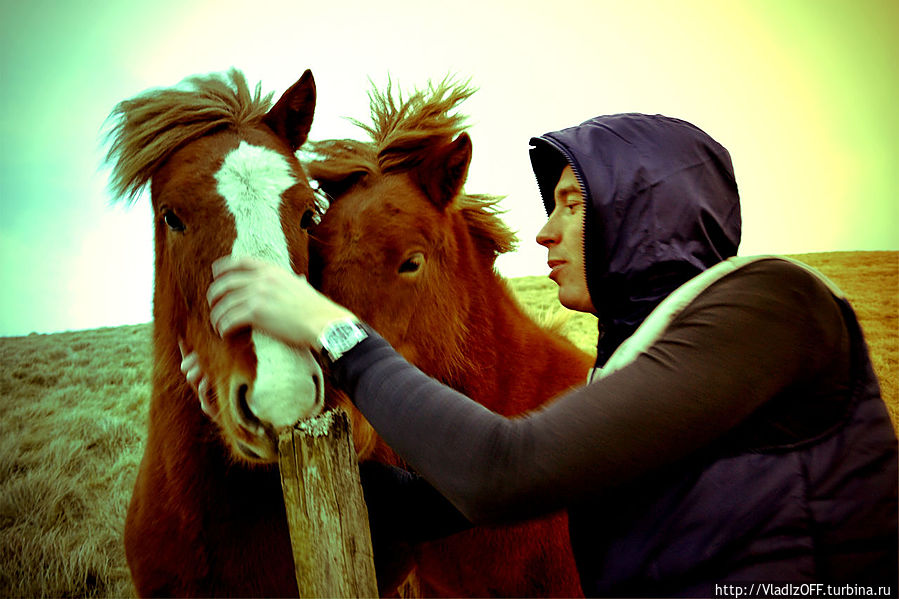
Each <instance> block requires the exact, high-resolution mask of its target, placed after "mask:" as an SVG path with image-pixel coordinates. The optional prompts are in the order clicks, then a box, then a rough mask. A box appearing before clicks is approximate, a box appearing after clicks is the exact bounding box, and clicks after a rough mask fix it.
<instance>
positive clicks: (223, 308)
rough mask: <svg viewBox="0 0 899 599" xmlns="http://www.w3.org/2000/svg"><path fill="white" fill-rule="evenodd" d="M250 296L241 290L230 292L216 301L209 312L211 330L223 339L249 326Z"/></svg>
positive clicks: (250, 313)
mask: <svg viewBox="0 0 899 599" xmlns="http://www.w3.org/2000/svg"><path fill="white" fill-rule="evenodd" d="M249 300H250V294H249V293H248V292H246V291H245V290H243V289H239V290H236V291H232V292H231V293H229V294H227V295H226V296H224V297H223V298H221V299H220V300H218V301H217V302H216V304H215V306H213V308H212V309H211V310H210V311H209V320H210V321H211V322H212V328H213V329H215V331H216V332H217V333H218V334H219V336H220V337H224V336H226V335H228V334H229V333H231V332H233V331H236V330H238V329H240V328H243V327H247V326H250V324H251V316H252V309H251V307H250V305H249V304H250V302H249Z"/></svg>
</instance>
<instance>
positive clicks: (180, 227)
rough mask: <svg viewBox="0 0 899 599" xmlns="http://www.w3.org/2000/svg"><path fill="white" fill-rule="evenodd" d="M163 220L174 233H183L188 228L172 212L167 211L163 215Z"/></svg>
mask: <svg viewBox="0 0 899 599" xmlns="http://www.w3.org/2000/svg"><path fill="white" fill-rule="evenodd" d="M162 218H163V220H165V224H166V225H168V227H169V229H171V230H172V231H177V232H179V233H180V232H181V231H184V229H186V228H187V227H185V226H184V223H183V222H181V219H180V218H178V216H177V215H176V214H175V213H174V212H172V211H171V210H166V211H165V214H163V215H162Z"/></svg>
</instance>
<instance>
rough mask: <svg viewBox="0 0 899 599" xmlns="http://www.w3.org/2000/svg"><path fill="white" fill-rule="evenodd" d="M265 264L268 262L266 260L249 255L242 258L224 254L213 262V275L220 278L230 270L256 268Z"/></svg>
mask: <svg viewBox="0 0 899 599" xmlns="http://www.w3.org/2000/svg"><path fill="white" fill-rule="evenodd" d="M264 264H266V262H263V261H261V260H258V259H256V258H251V257H249V256H242V257H240V258H235V257H234V256H222V257H221V258H219V259H218V260H216V261H215V262H213V263H212V276H213V277H216V278H218V277H220V276H222V275H223V274H225V273H228V272H237V271H250V270H255V269H257V268H259V267H260V266H262V265H264Z"/></svg>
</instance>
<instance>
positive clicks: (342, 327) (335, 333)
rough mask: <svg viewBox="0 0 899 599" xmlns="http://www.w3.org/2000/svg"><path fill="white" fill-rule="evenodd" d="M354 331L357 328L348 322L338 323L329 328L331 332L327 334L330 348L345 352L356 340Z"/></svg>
mask: <svg viewBox="0 0 899 599" xmlns="http://www.w3.org/2000/svg"><path fill="white" fill-rule="evenodd" d="M356 332H357V329H356V327H355V326H353V325H352V324H350V323H348V322H341V323H338V324H337V326H335V327H334V328H333V329H331V334H330V335H328V345H329V346H330V349H332V350H336V351H339V352H345V351H346V350H348V349H349V348H351V347H353V343H354V342H355V341H356Z"/></svg>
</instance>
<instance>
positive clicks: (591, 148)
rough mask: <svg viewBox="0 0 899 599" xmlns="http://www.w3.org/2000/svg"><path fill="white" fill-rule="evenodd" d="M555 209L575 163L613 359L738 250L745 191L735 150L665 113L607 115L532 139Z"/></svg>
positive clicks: (602, 356)
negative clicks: (689, 286) (660, 311)
mask: <svg viewBox="0 0 899 599" xmlns="http://www.w3.org/2000/svg"><path fill="white" fill-rule="evenodd" d="M531 144H532V146H533V147H532V148H531V163H532V165H533V167H534V173H535V174H536V175H537V184H538V186H539V187H540V193H541V195H542V196H543V203H544V205H545V206H546V211H547V214H549V213H550V212H552V209H553V206H554V201H553V190H554V188H555V185H556V183H557V182H558V179H559V175H560V174H561V172H562V169H563V168H564V167H565V166H566V165H568V164H570V165H571V167H572V169H573V170H574V174H575V176H576V177H577V179H578V181H579V182H580V184H581V188H582V191H583V193H584V197H585V199H586V210H585V222H584V252H585V261H584V264H585V269H586V277H587V289H588V290H589V292H590V298H591V300H592V301H593V305H594V306H595V307H596V310H597V315H598V317H599V324H600V340H599V345H598V348H597V349H598V352H597V364H598V365H602V364H605V361H606V360H607V359H608V357H609V356H610V355H611V353H612V352H613V351H614V350H615V348H617V347H618V345H619V344H620V343H621V342H622V341H624V340H625V339H627V337H629V336H630V335H631V334H632V333H633V332H634V330H635V329H636V328H637V327H638V326H639V325H640V323H642V322H643V320H644V319H645V318H646V317H647V316H648V315H649V313H650V312H652V310H653V309H654V308H655V307H656V306H657V305H658V304H659V302H661V301H662V300H663V299H664V298H665V297H667V296H668V294H670V293H671V292H672V291H674V290H675V289H677V288H678V287H679V286H680V285H682V284H683V283H685V282H686V281H688V280H689V279H691V278H693V277H694V276H695V275H697V274H698V273H700V272H702V271H703V270H705V269H707V268H709V267H710V266H713V265H715V264H717V263H718V262H720V261H722V260H724V259H726V258H728V257H730V256H733V255H735V254H736V253H737V247H738V246H739V244H740V226H741V219H740V199H739V195H738V193H737V183H736V179H735V177H734V170H733V165H732V164H731V159H730V154H728V152H727V150H726V149H725V148H724V147H723V146H722V145H721V144H719V143H718V142H716V141H715V140H713V139H712V138H711V137H709V136H708V135H707V134H706V133H705V132H703V131H702V130H701V129H699V128H698V127H696V126H694V125H691V124H690V123H687V122H686V121H682V120H678V119H674V118H670V117H665V116H661V115H655V116H650V115H644V114H617V115H610V116H600V117H596V118H594V119H591V120H589V121H586V122H584V123H582V124H580V125H578V126H576V127H570V128H568V129H563V130H561V131H555V132H551V133H547V134H545V135H542V136H540V137H535V138H533V139H531Z"/></svg>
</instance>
